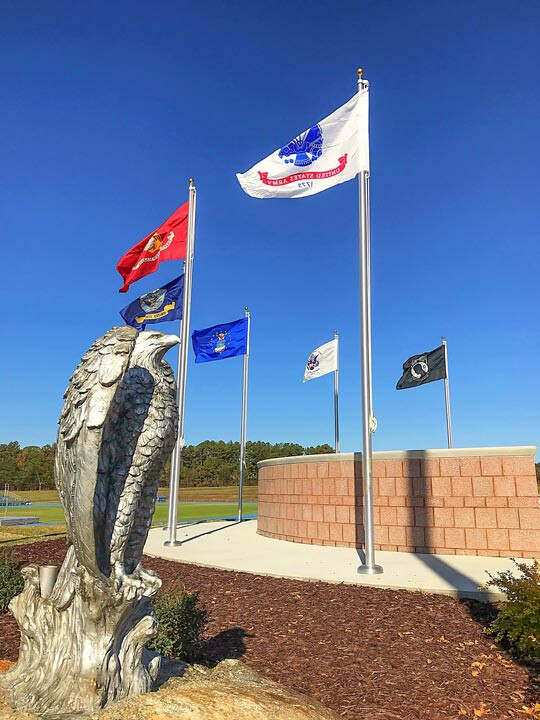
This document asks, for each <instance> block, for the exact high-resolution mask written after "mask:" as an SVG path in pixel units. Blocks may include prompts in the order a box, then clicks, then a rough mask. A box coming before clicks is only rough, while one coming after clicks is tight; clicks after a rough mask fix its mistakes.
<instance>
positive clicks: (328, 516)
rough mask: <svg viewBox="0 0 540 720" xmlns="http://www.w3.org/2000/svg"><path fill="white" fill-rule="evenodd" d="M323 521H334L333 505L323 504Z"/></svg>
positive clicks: (334, 509) (334, 510) (334, 511)
mask: <svg viewBox="0 0 540 720" xmlns="http://www.w3.org/2000/svg"><path fill="white" fill-rule="evenodd" d="M323 518H324V522H327V523H329V522H336V508H335V507H334V506H333V505H325V506H324V507H323Z"/></svg>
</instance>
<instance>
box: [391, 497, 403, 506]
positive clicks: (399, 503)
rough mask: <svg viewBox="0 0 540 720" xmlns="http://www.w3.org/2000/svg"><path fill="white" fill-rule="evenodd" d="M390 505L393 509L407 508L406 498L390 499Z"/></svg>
mask: <svg viewBox="0 0 540 720" xmlns="http://www.w3.org/2000/svg"><path fill="white" fill-rule="evenodd" d="M388 504H389V505H391V506H392V507H405V504H406V503H405V498H404V497H389V498H388Z"/></svg>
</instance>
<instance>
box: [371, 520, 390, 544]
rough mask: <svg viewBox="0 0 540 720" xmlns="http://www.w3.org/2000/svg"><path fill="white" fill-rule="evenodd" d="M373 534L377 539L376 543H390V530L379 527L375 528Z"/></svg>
mask: <svg viewBox="0 0 540 720" xmlns="http://www.w3.org/2000/svg"><path fill="white" fill-rule="evenodd" d="M373 534H374V537H375V542H378V543H383V544H384V543H388V528H387V527H384V526H381V525H378V526H376V527H375V528H374V530H373Z"/></svg>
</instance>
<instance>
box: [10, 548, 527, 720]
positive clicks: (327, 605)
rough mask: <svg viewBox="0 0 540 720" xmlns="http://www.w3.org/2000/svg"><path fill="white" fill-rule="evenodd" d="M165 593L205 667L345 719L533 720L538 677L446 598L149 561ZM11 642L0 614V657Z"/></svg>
mask: <svg viewBox="0 0 540 720" xmlns="http://www.w3.org/2000/svg"><path fill="white" fill-rule="evenodd" d="M15 552H16V554H17V556H18V557H19V559H20V560H21V561H24V562H39V563H40V564H44V563H58V564H59V563H60V562H61V561H62V558H63V556H64V553H65V541H64V540H53V541H51V542H47V543H37V544H34V545H23V546H19V547H17V548H15ZM145 564H146V566H147V567H151V568H153V569H155V570H156V571H157V572H158V573H159V575H160V576H161V578H162V579H163V581H164V586H165V587H166V586H167V585H168V584H170V583H171V582H173V581H181V582H182V583H183V584H184V585H185V586H186V588H187V589H188V590H190V591H198V592H199V594H200V600H201V604H202V605H203V606H204V607H206V608H207V610H208V611H209V612H210V615H211V621H210V624H209V627H208V632H207V641H206V643H205V648H204V656H205V659H206V660H207V661H208V662H212V663H213V662H217V661H219V660H222V659H224V658H230V657H233V658H241V659H242V660H243V661H244V662H246V663H247V664H248V665H250V666H251V667H252V668H254V669H255V670H257V671H258V672H260V673H261V674H262V675H265V676H266V677H268V678H271V679H272V680H276V681H278V682H280V683H282V684H283V685H286V686H288V687H290V688H293V689H295V690H299V691H300V692H304V693H307V694H308V695H311V696H312V697H315V698H317V699H318V700H320V701H321V702H322V703H323V704H325V705H327V706H328V707H331V708H333V709H334V710H335V711H336V712H337V713H338V714H339V715H341V716H342V717H344V718H347V719H348V720H364V719H365V720H367V719H368V718H370V719H371V718H373V719H374V720H394V719H399V720H413V719H414V720H417V719H422V720H427V719H429V720H435V719H436V720H446V719H447V718H476V717H482V716H485V717H486V720H499V719H501V718H509V717H516V718H523V719H525V718H527V717H529V718H530V717H535V715H533V714H532V713H525V712H524V711H523V707H524V706H527V707H529V708H530V707H531V706H533V705H534V703H535V702H539V701H540V685H539V684H538V677H536V679H535V678H534V677H533V674H532V671H531V670H530V669H529V670H528V669H527V668H526V667H523V666H521V665H519V664H518V663H517V662H515V661H514V660H513V659H512V658H511V657H510V656H509V655H508V654H507V653H506V652H505V651H504V650H502V649H501V648H500V647H499V646H498V645H495V644H494V643H493V642H492V640H491V639H490V638H489V637H486V635H485V634H484V633H483V628H482V622H481V621H482V620H485V619H486V617H487V613H488V608H487V606H484V605H482V604H480V603H464V602H459V601H458V600H454V599H452V598H450V597H446V596H443V595H428V594H422V593H413V592H407V591H393V590H379V589H374V588H366V587H354V586H347V585H330V584H326V583H318V582H317V583H311V582H302V581H296V580H282V579H277V578H270V577H262V576H256V575H249V574H246V573H237V572H228V571H223V570H213V569H210V568H204V567H199V566H196V565H187V564H181V563H174V562H170V561H166V560H157V559H154V558H146V560H145ZM18 644H19V635H18V629H17V626H16V623H15V621H14V619H13V618H12V616H11V615H10V614H8V613H7V614H4V615H3V616H0V657H1V658H6V659H16V657H17V651H18Z"/></svg>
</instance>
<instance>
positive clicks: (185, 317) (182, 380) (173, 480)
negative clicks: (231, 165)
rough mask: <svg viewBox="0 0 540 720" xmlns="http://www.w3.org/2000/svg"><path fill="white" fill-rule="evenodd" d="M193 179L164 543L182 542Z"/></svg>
mask: <svg viewBox="0 0 540 720" xmlns="http://www.w3.org/2000/svg"><path fill="white" fill-rule="evenodd" d="M194 182H195V181H194V180H193V178H189V210H188V229H187V245H186V259H185V260H184V300H183V305H182V319H181V320H180V346H179V348H178V370H177V378H176V382H177V385H176V399H177V402H178V435H177V438H176V445H175V446H174V450H173V454H172V458H171V475H170V480H169V518H168V526H169V539H168V540H167V541H165V543H163V544H164V545H168V546H170V545H173V546H174V545H181V544H182V543H181V542H180V541H178V540H177V539H176V530H177V518H178V486H179V483H180V470H181V468H182V448H183V447H184V445H185V440H184V407H185V403H186V378H187V365H188V344H189V319H190V315H191V281H192V275H193V255H194V252H195V207H196V204H197V188H196V187H195V185H194Z"/></svg>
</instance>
